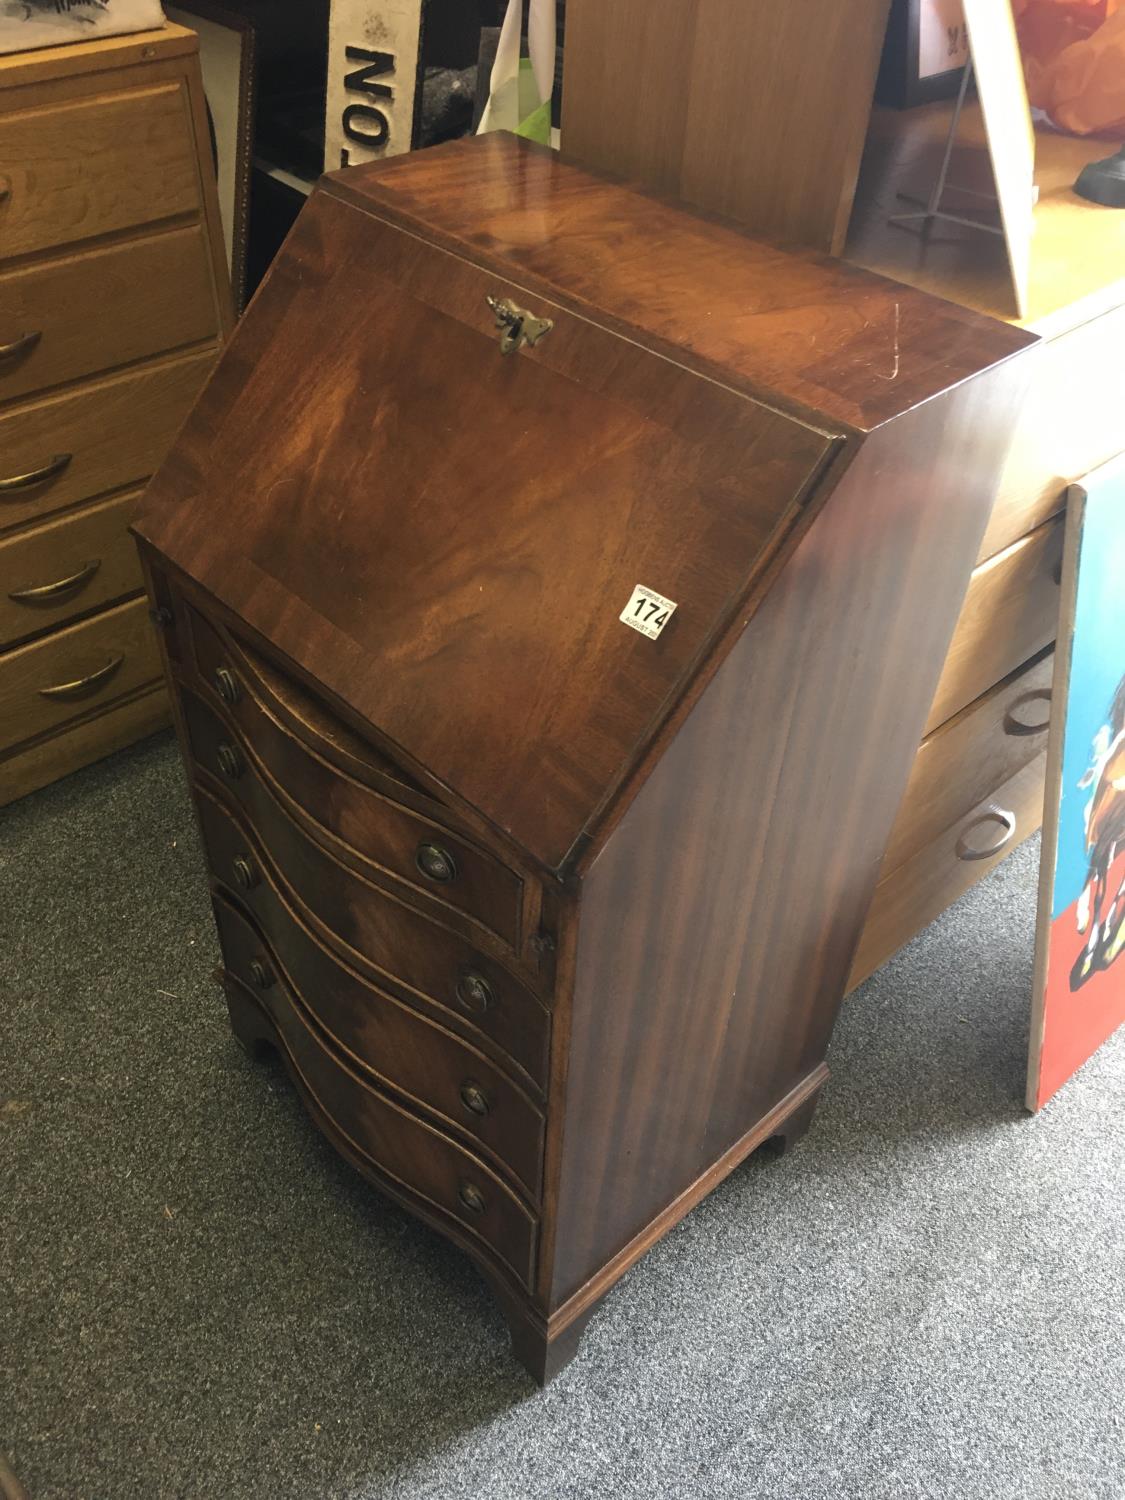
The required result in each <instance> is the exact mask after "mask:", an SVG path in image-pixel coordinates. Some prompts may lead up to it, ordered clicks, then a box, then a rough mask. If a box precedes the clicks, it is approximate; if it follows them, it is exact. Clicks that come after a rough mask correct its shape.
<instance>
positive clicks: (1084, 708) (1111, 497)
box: [1052, 462, 1125, 917]
mask: <svg viewBox="0 0 1125 1500" xmlns="http://www.w3.org/2000/svg"><path fill="white" fill-rule="evenodd" d="M1087 490H1088V498H1087V501H1086V524H1085V526H1084V528H1083V533H1082V542H1081V548H1080V552H1079V559H1078V598H1077V607H1076V610H1075V619H1074V646H1073V651H1072V655H1071V663H1070V697H1069V702H1068V703H1067V709H1066V735H1065V739H1064V742H1063V777H1062V780H1063V785H1062V802H1061V805H1060V808H1059V848H1058V863H1057V865H1056V868H1055V890H1054V900H1053V903H1052V915H1053V916H1055V917H1057V916H1059V915H1060V914H1061V913H1062V912H1064V911H1066V909H1067V907H1069V906H1070V905H1071V904H1072V903H1073V902H1074V901H1076V900H1077V899H1078V896H1079V895H1080V894H1081V891H1082V887H1083V885H1084V884H1085V882H1086V824H1085V809H1086V807H1087V806H1088V804H1089V801H1090V798H1091V797H1092V795H1093V790H1094V789H1093V787H1092V786H1090V787H1086V788H1085V789H1082V788H1080V787H1079V785H1078V783H1079V781H1081V779H1082V777H1083V776H1084V775H1085V774H1086V772H1087V771H1088V770H1089V768H1090V766H1091V764H1092V763H1093V758H1094V739H1095V736H1096V735H1097V733H1098V731H1099V730H1100V729H1101V728H1102V727H1103V725H1106V724H1107V722H1108V719H1109V710H1110V705H1111V703H1112V702H1113V697H1114V694H1115V693H1116V692H1117V689H1118V686H1119V685H1120V683H1121V680H1122V678H1123V677H1125V464H1123V463H1120V462H1117V463H1114V464H1113V465H1111V466H1109V467H1107V468H1105V469H1101V470H1098V471H1097V472H1096V473H1095V474H1094V475H1092V476H1091V477H1090V480H1089V481H1088V485H1087Z"/></svg>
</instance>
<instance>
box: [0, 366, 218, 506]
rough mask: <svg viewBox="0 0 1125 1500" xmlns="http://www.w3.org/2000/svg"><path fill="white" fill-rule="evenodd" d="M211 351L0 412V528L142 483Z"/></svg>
mask: <svg viewBox="0 0 1125 1500" xmlns="http://www.w3.org/2000/svg"><path fill="white" fill-rule="evenodd" d="M215 354H216V351H215V350H213V349H208V350H205V351H203V352H202V353H200V354H194V355H190V356H187V357H185V358H183V359H177V360H173V361H170V362H168V363H166V364H161V365H157V366H155V367H154V368H149V369H146V370H139V371H136V372H134V373H132V374H129V375H118V376H115V377H113V378H112V379H109V380H104V381H98V382H97V384H91V385H84V386H81V387H80V388H79V389H78V390H76V391H72V392H69V393H68V394H66V395H61V396H53V397H50V398H48V399H47V400H45V401H38V402H36V403H35V404H34V405H24V406H17V407H12V408H10V409H9V410H7V411H4V412H0V530H2V529H3V528H4V527H7V526H18V525H20V524H21V523H22V522H25V521H29V520H32V519H34V518H36V517H38V516H44V515H48V514H49V513H50V512H52V511H56V510H61V509H62V508H63V507H64V506H69V505H74V504H76V503H77V502H78V501H79V500H87V499H92V498H93V497H94V496H95V495H101V494H104V493H105V492H106V491H108V490H116V489H123V488H124V487H125V486H126V485H131V484H138V483H139V482H140V481H141V480H143V479H147V478H148V476H149V475H150V474H151V473H152V472H153V470H154V469H155V468H156V467H157V466H158V465H159V464H160V463H162V462H163V460H164V457H165V455H166V454H167V452H168V449H169V448H170V447H171V445H172V439H173V438H174V437H175V435H176V433H177V431H178V430H179V427H180V424H181V422H182V421H183V420H184V417H185V416H186V415H187V413H188V410H189V408H190V407H191V405H192V403H193V402H194V401H195V398H196V397H197V396H198V395H199V390H200V387H201V386H202V384H203V382H204V380H205V379H206V378H207V375H208V374H209V372H210V370H211V366H212V365H213V364H214V361H215Z"/></svg>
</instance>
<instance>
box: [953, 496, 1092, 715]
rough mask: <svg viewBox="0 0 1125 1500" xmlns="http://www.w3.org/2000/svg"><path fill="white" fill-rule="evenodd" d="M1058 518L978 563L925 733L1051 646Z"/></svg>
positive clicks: (1059, 536) (1054, 627)
mask: <svg viewBox="0 0 1125 1500" xmlns="http://www.w3.org/2000/svg"><path fill="white" fill-rule="evenodd" d="M1062 545H1063V517H1062V516H1058V517H1056V518H1055V519H1054V520H1053V521H1048V522H1046V523H1045V525H1043V526H1040V527H1038V529H1037V530H1035V531H1033V532H1032V533H1031V534H1030V535H1029V536H1026V537H1022V538H1021V539H1020V540H1019V541H1018V542H1016V543H1014V544H1013V545H1012V546H1011V547H1009V548H1007V550H1006V551H1004V552H1001V553H999V554H997V556H996V557H994V558H990V559H989V561H988V562H986V563H982V564H981V566H980V567H978V568H977V570H976V572H975V573H974V574H973V576H972V580H971V582H970V584H969V591H968V593H967V594H966V596H965V603H964V605H963V607H962V609H961V614H960V617H959V618H958V621H957V629H956V631H955V632H954V635H953V640H952V641H951V642H950V645H949V654H948V656H947V658H946V662H945V667H944V669H943V670H942V674H941V681H940V682H939V683H938V688H937V692H936V693H935V694H934V701H933V705H932V707H931V709H930V717H929V719H928V720H927V721H926V733H927V734H930V733H932V732H933V730H935V729H936V728H937V727H938V725H939V724H944V723H945V721H946V720H947V719H951V718H952V717H953V715H954V714H956V713H959V712H960V710H961V709H963V708H964V707H965V706H966V704H968V703H971V702H972V701H973V699H974V698H979V697H980V695H981V694H982V693H985V692H987V691H988V689H989V688H991V687H992V686H993V685H994V684H995V683H997V682H1000V681H1001V680H1002V679H1003V678H1005V677H1007V676H1008V675H1009V674H1010V673H1012V672H1014V671H1016V670H1017V669H1018V668H1019V666H1020V665H1021V663H1023V662H1025V661H1028V660H1030V658H1031V657H1033V656H1034V655H1035V654H1036V653H1037V652H1039V651H1042V649H1043V647H1044V646H1049V645H1050V644H1051V642H1052V641H1053V640H1054V639H1055V632H1056V630H1057V628H1058V612H1059V576H1060V575H1059V569H1060V568H1061V566H1062Z"/></svg>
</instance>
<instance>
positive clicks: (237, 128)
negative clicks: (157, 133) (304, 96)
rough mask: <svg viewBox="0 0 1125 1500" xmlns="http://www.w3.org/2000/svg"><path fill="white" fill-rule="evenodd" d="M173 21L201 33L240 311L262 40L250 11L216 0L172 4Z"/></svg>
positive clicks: (221, 207)
mask: <svg viewBox="0 0 1125 1500" xmlns="http://www.w3.org/2000/svg"><path fill="white" fill-rule="evenodd" d="M164 8H165V12H166V14H167V15H168V17H169V19H170V20H173V21H178V22H179V23H180V24H181V25H182V26H188V27H190V28H191V30H192V31H194V32H195V33H196V35H197V36H198V37H199V61H200V67H201V69H202V72H203V92H204V94H205V96H206V99H207V112H208V119H209V122H210V125H211V134H212V140H211V144H212V149H213V152H214V157H215V176H216V178H217V180H218V189H219V212H220V216H221V218H222V226H223V239H224V242H225V244H226V250H227V261H228V263H229V266H230V280H231V291H232V293H233V296H234V306H235V311H236V313H238V312H241V311H242V309H243V306H244V305H245V300H246V262H247V244H248V239H249V231H250V178H251V172H252V169H253V159H254V95H255V89H256V45H255V33H254V26H253V23H252V22H251V21H249V20H248V19H247V18H246V17H245V16H243V15H240V14H239V13H238V12H237V11H234V10H229V9H227V7H225V6H222V5H216V4H214V3H212V0H181V3H178V4H176V5H166V6H165V7H164Z"/></svg>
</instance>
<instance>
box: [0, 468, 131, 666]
mask: <svg viewBox="0 0 1125 1500" xmlns="http://www.w3.org/2000/svg"><path fill="white" fill-rule="evenodd" d="M136 501H137V493H136V491H133V492H132V493H131V494H128V495H117V496H115V498H114V499H112V500H104V501H102V503H101V504H100V505H93V506H91V507H90V508H89V509H88V510H82V511H78V512H76V513H75V514H73V515H67V516H62V517H61V518H59V519H58V520H55V521H48V522H47V523H46V525H43V526H38V527H36V529H35V530H34V531H27V532H20V533H18V534H17V535H16V536H13V537H10V538H9V539H8V540H7V541H0V647H4V646H7V645H10V644H11V643H12V642H13V641H18V640H22V639H24V638H26V637H27V636H32V635H40V634H42V633H43V631H44V630H48V629H52V628H54V627H57V626H59V625H62V624H65V622H66V621H67V620H69V619H70V618H71V617H72V616H74V615H78V614H85V613H88V612H89V611H90V610H92V609H96V608H97V607H98V606H99V605H102V604H108V603H110V602H111V601H112V600H114V599H120V598H122V597H123V596H124V595H125V594H129V593H134V592H136V591H137V590H138V589H140V588H141V587H143V580H142V578H141V565H140V560H139V558H138V557H137V547H136V543H135V542H134V541H133V538H132V537H131V536H130V535H129V533H128V531H127V530H126V529H125V528H126V523H127V522H128V518H129V513H130V511H131V510H132V508H133V506H134V505H135V504H136Z"/></svg>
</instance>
